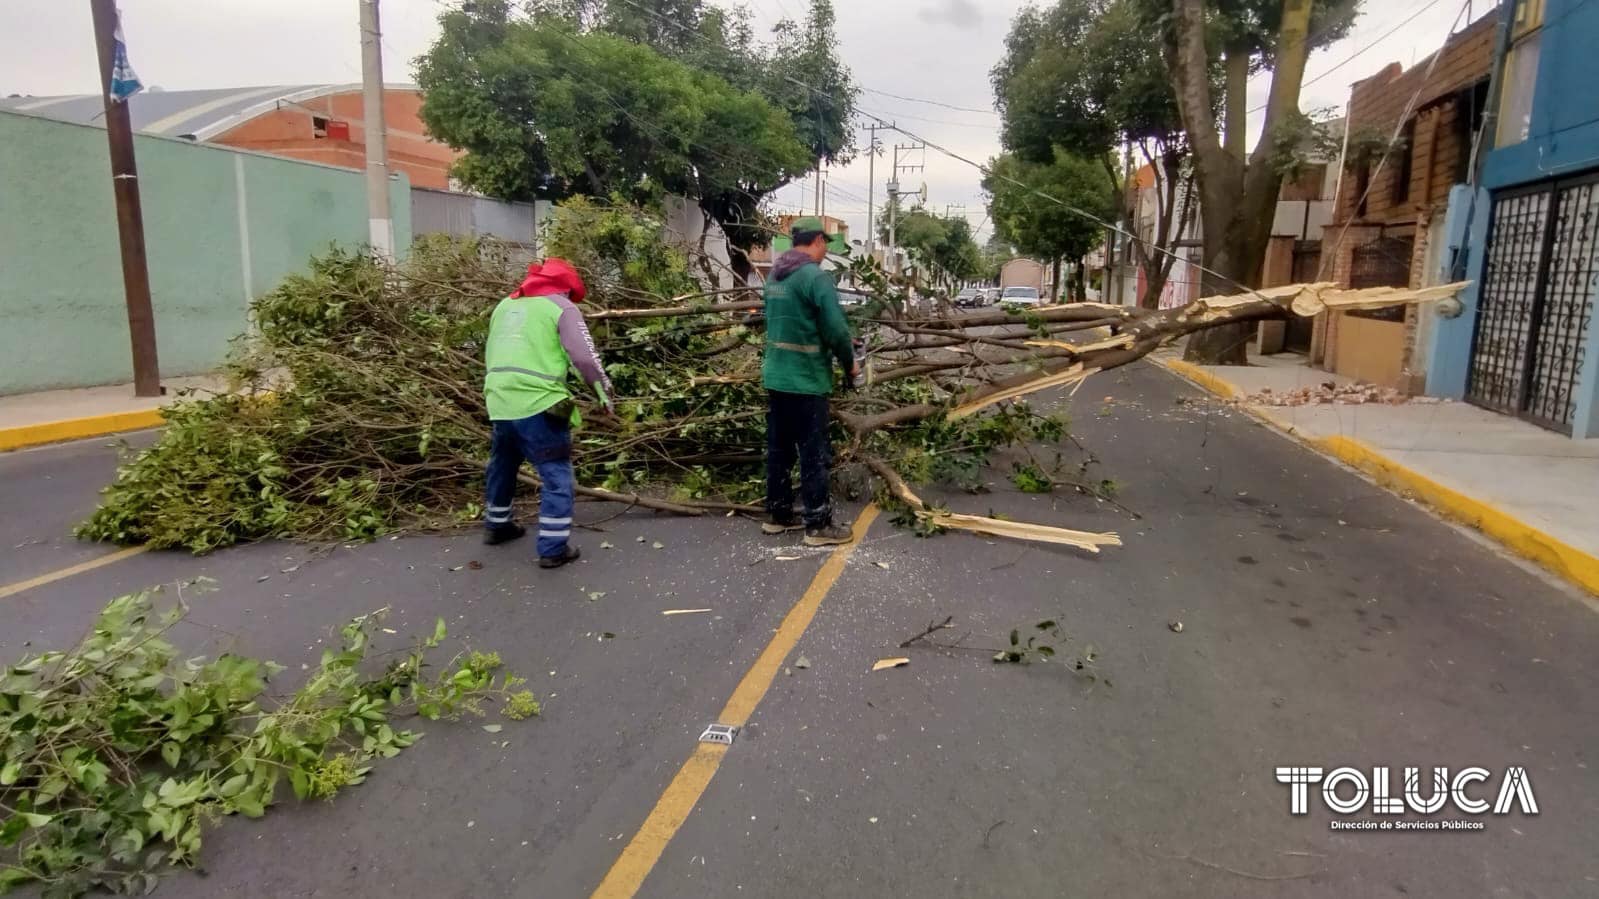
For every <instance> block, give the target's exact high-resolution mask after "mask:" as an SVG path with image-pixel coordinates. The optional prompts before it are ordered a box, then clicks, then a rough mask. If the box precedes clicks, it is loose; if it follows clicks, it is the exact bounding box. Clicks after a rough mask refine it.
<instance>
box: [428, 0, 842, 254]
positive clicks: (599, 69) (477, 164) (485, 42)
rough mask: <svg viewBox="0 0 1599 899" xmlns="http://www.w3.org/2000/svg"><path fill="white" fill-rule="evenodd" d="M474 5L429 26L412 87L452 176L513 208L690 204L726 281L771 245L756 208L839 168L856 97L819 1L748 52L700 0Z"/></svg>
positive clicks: (731, 26)
mask: <svg viewBox="0 0 1599 899" xmlns="http://www.w3.org/2000/svg"><path fill="white" fill-rule="evenodd" d="M526 9H527V10H528V13H529V15H527V16H524V17H518V16H513V15H512V13H511V4H510V3H509V2H508V0H472V2H469V3H466V4H463V5H462V7H461V8H460V9H456V10H450V11H448V12H445V13H444V14H442V15H441V16H440V24H441V26H442V27H441V33H440V36H439V39H438V41H437V42H436V43H435V44H434V45H433V47H432V48H430V49H429V51H428V52H427V53H426V54H425V55H424V56H423V57H422V58H421V59H419V60H418V63H417V70H416V78H417V83H418V85H419V86H421V88H422V91H423V95H424V102H423V107H422V118H423V121H424V122H425V123H426V124H427V126H428V129H429V131H430V132H431V133H432V134H433V135H435V136H436V137H438V138H439V139H441V140H443V141H445V142H447V143H449V144H450V145H451V146H454V147H457V148H462V149H465V150H466V151H467V154H466V156H464V157H463V158H462V159H461V160H460V161H459V162H458V163H457V164H456V171H455V174H456V177H458V178H460V179H461V181H463V182H464V183H466V184H468V185H470V186H471V187H473V188H476V189H478V190H481V191H483V192H484V193H487V194H490V195H493V196H497V197H501V198H504V199H511V200H528V199H534V198H540V199H553V200H559V199H564V198H566V197H569V196H573V195H588V196H596V197H608V196H611V195H617V194H619V195H622V196H624V197H626V198H629V199H634V200H645V199H653V198H656V197H658V196H659V195H660V194H661V193H675V194H682V195H684V196H687V197H690V198H692V199H693V200H694V201H695V202H696V203H697V204H698V205H699V207H700V209H701V211H702V212H703V213H704V215H705V217H706V221H707V223H709V222H716V223H717V224H718V225H720V226H721V228H722V230H723V231H724V232H725V233H726V234H727V236H728V242H729V255H730V257H731V262H732V267H733V270H734V272H735V273H736V274H737V275H738V276H739V277H740V278H741V279H747V278H748V277H749V275H750V274H751V273H752V272H753V266H751V264H750V262H749V257H748V251H749V250H750V249H751V248H753V247H755V246H758V245H761V244H764V243H766V242H767V240H768V239H769V238H770V233H771V232H770V231H769V230H768V228H767V227H766V223H765V221H764V217H763V215H762V212H761V207H762V204H763V202H764V201H765V199H766V198H767V197H768V196H769V195H770V194H771V193H772V192H774V191H776V190H777V189H779V188H781V187H782V186H783V185H785V184H788V183H789V182H791V181H793V180H794V179H796V178H798V177H802V176H803V175H804V173H805V172H806V171H808V170H809V169H811V168H813V167H814V166H815V165H817V164H818V162H819V161H829V162H831V161H835V160H836V161H841V162H842V161H846V160H847V159H848V158H849V153H850V152H851V148H852V144H851V133H850V131H849V128H848V122H849V120H850V118H851V116H852V115H853V110H854V103H855V97H856V91H855V88H854V86H853V84H852V82H851V80H850V75H849V71H848V69H846V68H845V67H844V66H843V65H842V63H841V62H839V60H838V59H837V57H836V55H835V54H834V53H833V49H832V48H833V46H834V45H835V43H836V42H835V40H834V37H833V12H832V6H831V3H830V0H812V4H811V8H810V11H809V15H808V16H807V18H806V20H805V21H804V22H803V23H800V24H795V23H793V22H784V23H782V24H780V25H779V26H778V29H777V31H778V37H777V39H776V41H775V42H774V44H773V45H771V46H769V47H760V46H757V45H756V44H755V41H754V39H753V35H752V31H751V28H750V25H749V18H748V14H747V13H746V12H743V11H728V10H724V9H721V8H719V7H716V6H712V5H709V4H706V3H704V2H703V0H532V2H530V3H528V4H527V5H526Z"/></svg>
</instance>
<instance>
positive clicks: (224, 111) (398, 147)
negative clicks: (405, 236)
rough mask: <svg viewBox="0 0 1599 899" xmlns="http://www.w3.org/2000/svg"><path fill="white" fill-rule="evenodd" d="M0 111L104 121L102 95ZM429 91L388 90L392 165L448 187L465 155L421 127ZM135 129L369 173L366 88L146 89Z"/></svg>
mask: <svg viewBox="0 0 1599 899" xmlns="http://www.w3.org/2000/svg"><path fill="white" fill-rule="evenodd" d="M0 109H10V110H13V111H15V112H24V113H28V114H29V115H36V116H43V117H45V118H50V119H57V120H59V121H63V122H77V123H80V124H85V125H93V124H98V123H99V120H100V116H101V114H102V113H103V112H104V108H103V105H102V103H101V100H100V97H99V95H98V94H80V95H75V96H64V97H6V98H4V99H0ZM421 110H422V94H421V92H420V91H418V90H417V88H416V87H415V86H413V85H407V84H390V85H387V86H385V88H384V91H383V120H384V126H385V133H386V135H387V143H388V156H389V166H390V168H391V170H392V171H397V172H403V173H404V174H405V176H406V177H407V178H408V179H409V180H410V182H411V184H413V185H414V186H416V187H426V188H432V189H435V190H445V189H448V188H449V186H450V166H451V165H453V164H454V163H455V160H456V159H457V158H458V157H459V156H460V155H461V154H460V153H459V152H457V151H456V150H452V149H451V148H450V147H448V146H446V145H444V144H442V143H439V142H438V141H435V140H433V139H432V138H431V137H429V136H428V135H427V129H426V128H425V127H424V126H423V124H422V117H421ZM128 117H129V119H130V120H131V121H132V123H133V130H135V131H137V132H140V133H143V134H154V135H159V136H161V137H176V138H181V139H184V140H191V141H195V142H199V143H213V144H221V145H223V146H226V147H234V148H237V149H240V150H254V151H256V152H259V153H268V154H271V155H273V156H283V157H286V158H288V159H298V160H301V161H303V162H319V163H322V164H323V165H331V166H337V167H339V168H344V169H357V170H359V169H364V168H366V120H365V112H364V108H363V105H362V97H361V85H359V84H311V85H288V86H282V85H280V86H276V87H236V88H218V89H214V90H192V91H188V90H185V91H144V92H141V93H138V94H135V95H134V96H132V97H131V98H129V100H128Z"/></svg>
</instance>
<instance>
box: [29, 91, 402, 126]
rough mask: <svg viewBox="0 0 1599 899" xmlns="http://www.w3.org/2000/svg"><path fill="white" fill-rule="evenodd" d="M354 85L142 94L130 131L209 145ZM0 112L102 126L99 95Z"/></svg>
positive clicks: (131, 108)
mask: <svg viewBox="0 0 1599 899" xmlns="http://www.w3.org/2000/svg"><path fill="white" fill-rule="evenodd" d="M384 87H385V89H387V90H416V86H415V85H411V84H387V85H384ZM360 89H361V85H360V84H302V85H275V86H270V87H230V88H216V89H212V90H197V91H161V90H146V91H141V92H139V93H137V94H134V95H133V96H132V97H131V98H129V100H128V115H129V117H130V118H131V119H132V121H133V130H135V131H140V132H144V133H147V134H160V135H164V136H166V137H186V136H192V137H193V138H194V139H195V140H210V139H211V138H213V137H215V136H216V135H218V134H220V133H222V132H223V131H226V130H228V129H229V128H232V127H233V126H235V125H238V124H240V123H241V122H246V121H248V120H250V119H252V118H255V117H256V116H258V115H262V114H263V113H267V112H271V111H272V110H274V109H277V108H278V107H279V106H280V105H282V104H284V103H289V104H295V103H304V102H305V101H307V100H312V99H315V98H317V97H324V96H327V95H329V94H339V93H344V92H346V91H358V90H360ZM0 109H7V110H11V111H13V112H24V113H28V114H30V115H37V116H44V117H45V118H51V119H56V120H58V121H62V122H76V123H79V124H84V125H100V124H103V122H102V117H103V116H104V115H105V107H104V104H103V103H102V102H101V100H100V95H99V94H77V95H73V96H65V97H0Z"/></svg>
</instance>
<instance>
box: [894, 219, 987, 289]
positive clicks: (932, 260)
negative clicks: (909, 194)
mask: <svg viewBox="0 0 1599 899" xmlns="http://www.w3.org/2000/svg"><path fill="white" fill-rule="evenodd" d="M895 217H896V227H895V240H896V241H897V243H898V246H899V247H901V248H902V249H904V250H905V251H907V252H908V253H909V254H910V255H911V258H912V259H913V260H915V261H916V263H917V264H919V265H922V266H925V267H926V268H927V269H928V270H929V273H930V275H931V278H930V280H931V282H932V284H933V285H934V286H936V287H940V288H944V289H953V288H955V287H956V286H958V285H959V284H960V283H961V282H962V281H970V280H972V279H974V278H977V277H980V276H981V275H982V274H983V271H984V267H983V256H982V249H981V248H979V247H978V246H977V241H976V240H974V239H973V238H972V226H971V223H969V222H967V221H966V219H964V218H961V217H958V216H950V217H946V216H941V215H939V214H937V213H935V212H930V211H929V210H927V209H926V208H925V207H922V206H915V207H912V208H911V209H910V210H909V211H901V210H899V208H898V207H897V206H896V207H895ZM886 218H887V217H886V216H885V220H884V221H880V222H878V239H879V240H881V241H883V242H884V243H885V244H886V243H888V222H887V221H886Z"/></svg>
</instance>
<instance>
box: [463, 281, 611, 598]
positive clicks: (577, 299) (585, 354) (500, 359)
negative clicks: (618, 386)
mask: <svg viewBox="0 0 1599 899" xmlns="http://www.w3.org/2000/svg"><path fill="white" fill-rule="evenodd" d="M586 293H587V289H586V288H585V287H584V285H583V278H582V277H581V276H579V275H578V273H577V272H576V271H575V270H573V268H572V266H570V265H568V264H567V262H566V261H565V260H563V259H556V258H554V257H551V258H549V259H546V260H544V262H542V263H538V262H535V263H533V264H532V265H530V266H528V268H527V279H526V280H525V281H523V282H522V286H521V287H519V288H517V289H516V292H514V293H512V294H511V295H510V296H509V297H507V298H505V299H503V300H501V301H500V305H499V306H496V307H495V309H494V315H493V317H491V318H490V319H489V336H488V341H487V343H486V345H485V348H484V362H485V363H486V367H487V369H488V372H487V374H486V375H485V376H484V380H483V397H484V399H485V400H486V401H487V405H488V411H489V418H490V419H492V420H493V422H494V438H493V445H492V446H491V448H490V451H489V468H488V491H487V493H488V496H487V501H486V502H485V503H484V506H485V512H484V519H483V525H484V528H485V532H484V537H483V542H484V543H487V544H489V545H491V546H493V545H495V544H499V543H505V542H508V541H511V540H515V539H517V538H518V537H521V536H522V535H523V534H525V533H527V530H526V529H525V528H523V527H522V526H521V525H519V524H517V523H516V522H515V521H513V520H512V517H511V501H512V500H513V499H515V497H516V473H517V471H518V470H519V469H520V468H521V467H522V462H523V461H524V460H525V461H527V462H530V463H532V464H533V467H534V469H535V470H537V471H538V474H539V482H540V490H539V534H538V554H539V566H540V567H541V568H559V567H561V566H562V565H565V564H566V563H568V562H572V561H574V560H576V559H577V558H578V556H579V552H578V549H577V547H575V546H572V545H570V544H569V543H568V542H567V538H568V537H570V536H571V534H572V504H573V492H574V491H575V490H576V485H575V483H574V478H573V476H572V427H573V425H575V424H577V421H578V415H577V408H576V406H575V405H574V404H573V402H572V394H571V393H570V391H568V389H567V386H566V374H567V372H568V371H569V370H574V369H575V370H576V371H577V373H578V374H579V375H580V376H581V377H582V378H583V380H584V381H586V382H587V383H588V384H589V386H590V387H592V388H593V389H594V391H595V392H596V393H597V394H598V395H599V399H600V405H601V407H602V408H603V409H605V410H607V411H609V410H610V408H611V399H610V395H611V382H610V379H609V378H607V377H606V376H605V369H604V368H603V367H602V366H601V365H600V358H599V353H598V352H597V351H596V350H595V349H594V340H593V338H591V337H590V336H589V330H588V326H587V325H586V324H584V322H583V313H581V312H579V311H578V308H577V306H576V304H577V303H581V302H583V297H584V296H585V294H586Z"/></svg>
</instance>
